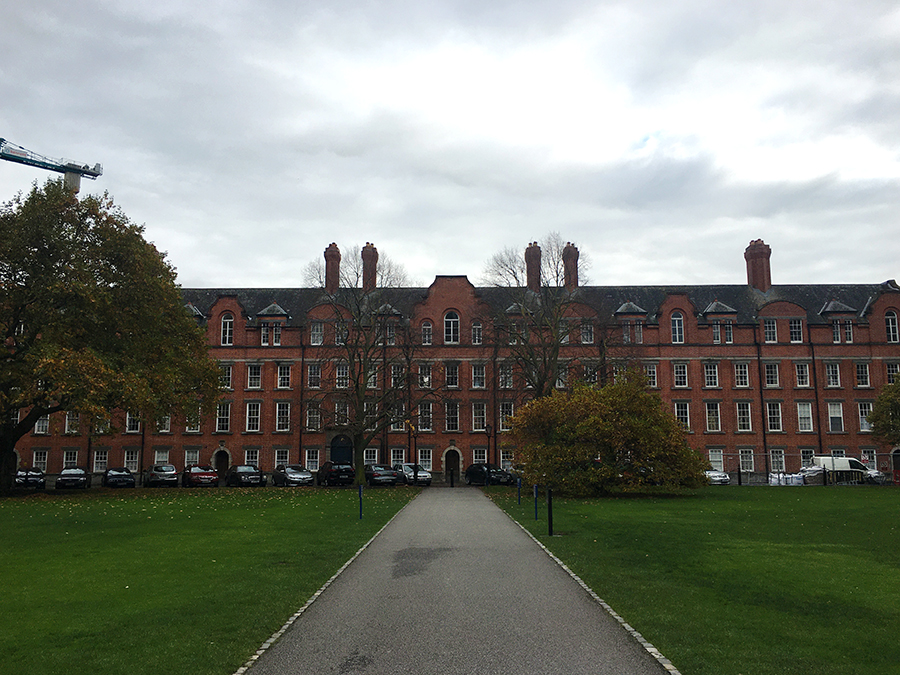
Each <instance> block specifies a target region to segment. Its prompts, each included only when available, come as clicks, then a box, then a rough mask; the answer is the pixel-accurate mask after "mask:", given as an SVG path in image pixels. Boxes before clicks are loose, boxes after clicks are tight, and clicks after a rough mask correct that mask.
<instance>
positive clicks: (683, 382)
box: [672, 363, 688, 389]
mask: <svg viewBox="0 0 900 675" xmlns="http://www.w3.org/2000/svg"><path fill="white" fill-rule="evenodd" d="M672 384H673V386H674V387H675V388H676V389H687V387H688V364H686V363H673V364H672Z"/></svg>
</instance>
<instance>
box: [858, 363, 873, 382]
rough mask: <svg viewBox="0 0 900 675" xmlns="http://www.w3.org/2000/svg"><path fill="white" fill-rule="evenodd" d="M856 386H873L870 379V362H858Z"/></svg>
mask: <svg viewBox="0 0 900 675" xmlns="http://www.w3.org/2000/svg"><path fill="white" fill-rule="evenodd" d="M856 386H857V387H869V386H871V384H870V381H869V364H868V363H857V364H856Z"/></svg>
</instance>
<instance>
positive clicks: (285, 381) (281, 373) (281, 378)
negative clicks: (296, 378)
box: [278, 363, 291, 389]
mask: <svg viewBox="0 0 900 675" xmlns="http://www.w3.org/2000/svg"><path fill="white" fill-rule="evenodd" d="M290 387H291V366H290V364H287V363H283V364H280V365H279V366H278V388H279V389H290Z"/></svg>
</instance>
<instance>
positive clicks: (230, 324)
mask: <svg viewBox="0 0 900 675" xmlns="http://www.w3.org/2000/svg"><path fill="white" fill-rule="evenodd" d="M221 336H222V339H221V344H222V346H223V347H230V346H231V345H233V344H234V317H233V316H231V314H225V315H223V316H222V332H221Z"/></svg>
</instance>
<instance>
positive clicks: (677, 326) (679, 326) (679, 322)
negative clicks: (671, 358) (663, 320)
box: [670, 312, 684, 345]
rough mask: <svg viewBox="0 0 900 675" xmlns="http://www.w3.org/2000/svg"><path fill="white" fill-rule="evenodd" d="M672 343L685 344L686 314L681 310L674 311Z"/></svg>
mask: <svg viewBox="0 0 900 675" xmlns="http://www.w3.org/2000/svg"><path fill="white" fill-rule="evenodd" d="M670 323H671V326H672V344H673V345H681V344H684V315H682V313H681V312H672V318H671V321H670Z"/></svg>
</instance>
